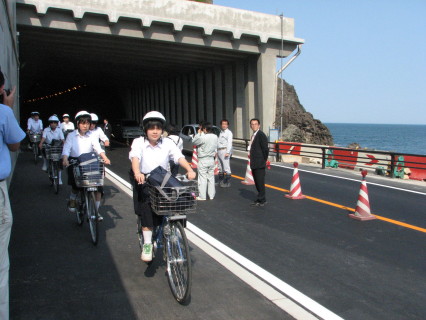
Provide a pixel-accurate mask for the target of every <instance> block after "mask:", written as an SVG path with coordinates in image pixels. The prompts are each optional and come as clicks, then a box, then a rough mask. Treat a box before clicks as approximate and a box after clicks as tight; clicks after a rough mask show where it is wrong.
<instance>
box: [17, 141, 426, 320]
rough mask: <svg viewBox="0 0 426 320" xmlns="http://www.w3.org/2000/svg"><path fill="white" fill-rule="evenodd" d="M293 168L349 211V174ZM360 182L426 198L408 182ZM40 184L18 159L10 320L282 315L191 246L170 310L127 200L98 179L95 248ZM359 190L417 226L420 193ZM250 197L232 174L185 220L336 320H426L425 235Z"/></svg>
mask: <svg viewBox="0 0 426 320" xmlns="http://www.w3.org/2000/svg"><path fill="white" fill-rule="evenodd" d="M127 151H128V150H127V148H126V147H124V146H117V147H116V148H115V149H114V150H113V151H112V152H110V153H109V157H110V158H111V159H112V162H113V164H112V165H111V167H110V169H111V170H112V171H113V172H115V173H117V174H118V175H120V176H121V177H123V178H124V179H126V180H127V179H128V178H127V172H128V169H129V167H130V162H129V160H128V159H127V155H128V153H127ZM231 166H232V170H233V174H234V175H235V176H239V177H244V174H245V169H246V161H242V160H238V159H233V160H232V163H231ZM300 169H301V170H300V171H299V173H300V179H301V183H302V190H303V193H304V194H305V195H308V196H311V197H315V198H318V199H321V200H326V201H328V202H332V203H335V204H339V205H343V206H347V207H350V208H354V207H355V205H356V201H357V198H358V193H359V185H360V183H359V180H360V175H359V174H358V175H357V174H354V173H351V172H344V171H339V170H333V169H326V170H321V169H318V168H313V167H309V166H307V167H303V166H301V168H300ZM305 170H307V171H305ZM308 171H312V173H311V172H308ZM315 171H316V172H318V173H321V174H322V175H318V174H315ZM292 174H293V170H292V169H291V168H288V167H274V166H273V167H272V169H271V170H270V171H268V172H267V177H266V183H267V184H269V185H273V186H276V187H278V188H283V189H288V188H289V186H290V181H291V176H292ZM323 174H327V175H333V176H341V177H343V178H350V179H355V180H358V181H352V180H348V179H339V178H336V177H332V176H326V175H323ZM357 177H358V179H357ZM367 180H368V181H374V183H377V184H388V185H391V186H393V187H394V188H405V189H411V190H413V191H417V192H426V187H423V186H422V185H419V184H412V185H411V184H407V183H405V182H401V183H399V182H398V181H396V180H389V179H378V178H375V177H371V178H370V177H369V176H368V177H367ZM49 188H50V187H49V186H48V182H47V178H46V177H45V176H44V173H42V172H41V171H38V170H34V164H32V163H31V159H30V157H29V156H27V155H26V154H22V155H21V156H20V157H19V160H18V165H17V170H15V175H14V178H13V181H12V185H11V190H10V193H11V201H12V206H13V211H14V216H15V222H14V227H13V233H12V241H11V248H10V252H11V308H12V309H11V310H12V316H15V317H14V318H18V319H68V318H69V319H71V318H73V319H76V318H85V319H87V318H102V319H116V318H117V319H118V318H120V319H142V318H144V319H145V318H146V319H163V318H165V317H166V316H173V317H175V318H188V319H200V318H203V319H285V318H286V317H287V315H286V314H285V313H283V312H282V310H280V309H278V308H276V307H275V306H274V305H273V304H272V303H271V302H269V301H267V300H265V299H264V298H263V297H262V296H260V295H259V294H257V293H256V292H253V290H252V289H250V288H248V287H247V286H246V285H244V284H243V283H242V282H241V281H240V280H238V279H236V278H235V277H233V276H232V275H231V274H230V273H229V272H227V271H226V270H225V269H223V268H222V267H221V266H219V265H218V264H217V263H216V262H215V261H213V260H211V259H210V258H209V257H208V256H206V255H205V254H204V253H202V252H200V251H199V250H198V248H197V247H194V246H192V252H191V255H192V257H193V260H194V284H193V291H192V301H191V303H190V304H189V305H188V306H180V305H178V304H177V303H176V302H174V301H173V298H172V297H171V294H170V292H169V289H168V286H167V280H166V278H165V276H164V266H159V267H158V268H156V272H155V274H154V276H152V275H150V272H147V271H146V267H145V266H144V265H143V264H142V263H141V262H140V261H139V258H138V250H139V249H138V244H137V241H136V236H135V234H134V232H133V229H134V225H135V218H134V216H133V213H132V211H133V209H132V205H131V202H130V200H129V198H128V196H126V195H124V194H123V193H122V192H119V190H118V189H117V188H116V187H115V186H113V185H111V184H110V182H108V181H107V188H106V190H107V197H106V201H105V205H104V207H103V209H102V210H105V211H104V212H105V214H104V216H105V221H104V223H103V224H102V225H101V230H102V233H101V239H100V243H99V245H98V247H97V248H95V247H93V246H92V245H91V243H90V240H89V231H88V227H87V224H85V225H83V227H77V226H76V224H75V222H74V218H73V216H71V215H70V214H68V213H67V212H66V209H65V197H66V194H67V192H64V191H65V190H61V191H60V194H59V195H58V196H55V195H54V194H53V191H52V190H50V189H49ZM368 188H369V198H370V205H371V209H372V212H373V213H374V214H378V215H380V216H383V217H386V218H389V219H394V220H396V221H401V222H405V223H408V224H412V225H415V226H417V227H421V228H425V227H426V219H425V214H426V201H425V195H423V194H418V193H410V192H406V191H403V190H400V189H390V188H384V187H382V186H379V185H376V184H373V183H372V184H371V185H368ZM255 194H256V193H255V189H254V187H253V186H244V185H242V184H241V183H240V180H239V179H238V178H233V179H232V187H231V188H227V189H221V188H219V189H218V190H217V196H216V197H215V200H214V201H205V202H200V203H199V212H198V213H197V214H194V215H193V216H191V217H190V218H189V221H190V222H191V223H193V224H194V225H196V226H197V227H199V228H201V229H202V230H204V231H205V232H207V233H209V234H210V235H212V236H213V237H215V238H216V239H218V240H219V241H221V242H223V243H224V244H226V245H228V246H229V247H231V248H232V249H234V250H235V251H237V252H238V253H240V254H241V255H243V256H245V257H246V258H248V259H249V260H251V261H253V262H254V263H257V264H258V265H259V266H261V267H263V268H264V269H266V270H267V271H269V272H271V273H272V274H274V275H275V276H277V277H278V278H280V279H281V280H283V281H285V282H287V283H288V284H290V285H292V286H293V287H295V288H296V289H298V290H299V291H301V292H303V293H304V294H306V295H307V296H309V297H310V298H312V299H314V300H315V301H317V302H318V303H320V304H322V305H323V306H324V307H326V308H328V309H329V310H331V311H333V312H334V313H336V314H338V315H339V316H341V317H343V318H345V319H425V318H426V305H425V303H424V302H425V301H426V286H425V284H426V259H425V258H426V249H425V240H426V234H425V233H424V232H421V231H415V230H412V229H409V228H406V227H403V226H400V225H397V224H393V223H389V222H385V221H382V220H373V221H367V222H360V221H356V220H353V219H349V218H348V213H351V212H349V211H348V210H342V209H341V208H338V207H335V206H331V205H328V204H325V203H321V202H318V201H312V200H308V199H304V200H289V199H287V198H285V197H284V194H285V193H284V192H282V191H279V190H274V189H270V188H268V189H267V198H268V204H267V205H266V206H265V207H261V208H259V207H258V208H251V207H249V203H250V202H251V201H252V200H253V199H254V198H255ZM129 230H130V231H129ZM165 305H167V308H165V307H164V306H165ZM76 312H77V316H75V315H76ZM35 315H36V316H35Z"/></svg>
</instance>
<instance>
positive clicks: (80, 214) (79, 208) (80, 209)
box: [75, 191, 86, 226]
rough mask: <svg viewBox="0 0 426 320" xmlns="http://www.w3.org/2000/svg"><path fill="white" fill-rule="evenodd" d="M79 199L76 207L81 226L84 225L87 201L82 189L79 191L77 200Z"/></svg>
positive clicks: (78, 221)
mask: <svg viewBox="0 0 426 320" xmlns="http://www.w3.org/2000/svg"><path fill="white" fill-rule="evenodd" d="M77 199H78V201H77V208H76V214H75V215H76V218H77V224H78V225H79V226H82V225H83V216H84V210H86V203H85V200H84V195H83V192H82V191H79V193H78V195H77V197H76V200H77Z"/></svg>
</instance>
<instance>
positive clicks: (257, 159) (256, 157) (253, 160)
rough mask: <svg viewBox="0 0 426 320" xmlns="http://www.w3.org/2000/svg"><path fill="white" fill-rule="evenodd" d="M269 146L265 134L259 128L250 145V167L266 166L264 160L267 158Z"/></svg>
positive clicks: (259, 167)
mask: <svg viewBox="0 0 426 320" xmlns="http://www.w3.org/2000/svg"><path fill="white" fill-rule="evenodd" d="M268 155H269V146H268V138H267V137H266V134H265V133H264V132H263V131H261V130H259V131H258V132H257V133H256V136H255V137H254V139H253V142H252V144H251V147H250V168H251V169H261V168H266V160H268Z"/></svg>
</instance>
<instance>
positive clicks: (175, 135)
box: [166, 123, 183, 177]
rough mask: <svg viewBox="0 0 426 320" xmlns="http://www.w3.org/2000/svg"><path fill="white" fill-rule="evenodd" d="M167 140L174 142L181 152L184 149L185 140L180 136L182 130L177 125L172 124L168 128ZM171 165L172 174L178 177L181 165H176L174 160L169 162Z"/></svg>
mask: <svg viewBox="0 0 426 320" xmlns="http://www.w3.org/2000/svg"><path fill="white" fill-rule="evenodd" d="M166 131H167V139H170V140H172V141H173V142H174V143H175V145H176V146H177V147H178V148H179V150H180V151H181V152H182V149H183V140H182V138H181V137H180V136H179V134H180V129H179V127H178V126H177V125H175V124H172V123H170V124H169V125H168V126H167V129H166ZM169 163H170V172H171V173H172V175H173V176H175V177H176V175H177V174H178V173H179V163H175V162H174V161H173V160H170V161H169Z"/></svg>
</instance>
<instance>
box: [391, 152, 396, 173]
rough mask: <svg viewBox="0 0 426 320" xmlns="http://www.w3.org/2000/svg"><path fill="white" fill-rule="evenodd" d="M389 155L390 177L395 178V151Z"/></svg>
mask: <svg viewBox="0 0 426 320" xmlns="http://www.w3.org/2000/svg"><path fill="white" fill-rule="evenodd" d="M390 156H391V165H390V171H391V172H390V177H391V178H395V175H394V170H395V160H394V159H395V153H392V152H391V153H390Z"/></svg>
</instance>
